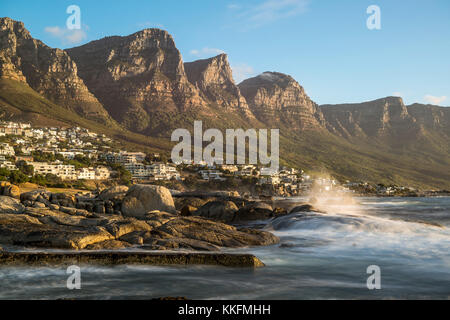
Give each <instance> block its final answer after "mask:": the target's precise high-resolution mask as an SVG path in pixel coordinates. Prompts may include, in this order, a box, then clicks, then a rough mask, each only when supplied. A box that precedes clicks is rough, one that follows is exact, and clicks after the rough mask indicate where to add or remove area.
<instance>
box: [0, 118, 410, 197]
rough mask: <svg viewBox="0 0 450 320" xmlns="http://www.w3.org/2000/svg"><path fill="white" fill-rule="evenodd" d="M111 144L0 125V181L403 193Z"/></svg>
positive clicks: (60, 131) (77, 134) (77, 133)
mask: <svg viewBox="0 0 450 320" xmlns="http://www.w3.org/2000/svg"><path fill="white" fill-rule="evenodd" d="M117 148H118V147H117V145H116V144H115V143H114V141H113V140H112V139H111V138H109V137H107V136H105V135H101V134H97V133H94V132H91V131H89V130H88V129H85V128H80V127H73V128H57V127H54V128H38V127H32V126H31V125H30V124H27V123H17V122H0V180H10V182H13V183H22V182H28V181H31V182H35V183H38V184H41V185H44V186H45V185H48V183H49V181H51V182H53V184H54V185H55V182H56V185H58V182H60V183H63V182H67V181H72V182H74V181H105V180H110V179H118V180H120V181H121V183H124V184H131V183H133V182H139V183H152V182H156V181H160V182H169V181H180V182H183V181H192V180H195V181H196V182H200V183H201V182H204V183H218V184H219V185H220V186H226V185H227V182H230V181H235V182H236V181H237V182H238V184H242V183H247V184H252V185H254V186H258V187H259V190H265V191H266V193H269V194H270V195H281V196H295V195H301V194H304V193H306V192H308V191H309V190H310V189H311V188H312V187H313V186H314V187H315V188H316V190H318V191H332V190H333V191H336V190H337V191H340V192H349V191H350V189H352V190H357V191H362V192H364V193H368V192H369V191H370V192H372V193H376V194H378V195H394V194H396V193H398V192H404V191H405V190H406V191H409V189H408V188H405V187H396V186H381V185H378V186H372V185H370V184H368V183H363V182H358V183H356V182H349V181H347V183H346V184H345V185H344V186H341V185H340V184H339V183H338V182H337V181H336V180H333V179H330V178H325V179H324V178H312V177H311V176H310V175H308V174H306V173H305V172H304V171H303V170H299V169H295V168H286V167H282V168H281V169H280V170H279V172H276V173H273V172H272V171H271V170H270V169H269V168H264V167H259V166H256V165H228V164H223V165H208V164H207V163H205V162H203V163H197V164H192V163H191V164H186V163H184V164H178V165H176V164H173V163H170V162H169V161H164V158H163V157H161V155H160V154H157V153H155V154H145V153H142V152H130V151H123V150H118V149H117Z"/></svg>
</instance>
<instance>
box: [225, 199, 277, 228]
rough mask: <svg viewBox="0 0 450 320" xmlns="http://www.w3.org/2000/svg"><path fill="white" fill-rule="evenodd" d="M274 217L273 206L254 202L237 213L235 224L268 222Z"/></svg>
mask: <svg viewBox="0 0 450 320" xmlns="http://www.w3.org/2000/svg"><path fill="white" fill-rule="evenodd" d="M273 216H274V214H273V209H272V206H270V205H269V204H267V203H264V202H253V203H249V204H247V205H246V206H245V207H243V208H241V209H239V211H238V212H236V215H235V218H234V220H233V222H235V223H241V222H247V221H255V220H267V219H270V218H272V217H273Z"/></svg>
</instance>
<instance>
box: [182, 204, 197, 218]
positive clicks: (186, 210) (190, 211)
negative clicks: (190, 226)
mask: <svg viewBox="0 0 450 320" xmlns="http://www.w3.org/2000/svg"><path fill="white" fill-rule="evenodd" d="M196 211H197V208H195V207H192V206H189V205H188V206H184V207H183V208H182V209H181V212H180V215H181V216H182V217H190V216H192V215H194V213H195V212H196Z"/></svg>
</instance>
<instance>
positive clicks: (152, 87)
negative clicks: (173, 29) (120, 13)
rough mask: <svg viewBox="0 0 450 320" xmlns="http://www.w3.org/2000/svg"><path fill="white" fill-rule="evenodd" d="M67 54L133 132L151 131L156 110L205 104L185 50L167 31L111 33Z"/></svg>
mask: <svg viewBox="0 0 450 320" xmlns="http://www.w3.org/2000/svg"><path fill="white" fill-rule="evenodd" d="M67 52H68V53H69V55H70V56H71V57H72V58H73V59H74V60H75V61H76V63H77V65H78V72H79V75H80V77H81V78H83V80H84V81H85V82H86V83H87V85H88V87H89V88H90V89H91V90H92V92H93V93H94V94H95V96H96V97H97V98H98V99H99V100H100V101H101V102H102V104H103V105H104V106H105V108H106V109H107V110H108V112H109V113H110V114H111V115H112V117H113V118H115V119H116V120H117V121H119V122H120V123H122V124H123V125H125V126H126V127H127V128H129V129H132V130H134V131H140V132H145V131H146V130H148V128H149V126H150V124H151V121H152V115H153V114H154V113H155V112H163V113H166V112H183V111H186V110H189V109H193V108H199V107H202V106H205V105H206V103H205V101H204V100H203V99H202V98H201V97H200V95H199V93H198V91H197V90H196V88H195V87H194V86H193V85H192V84H191V83H190V82H189V81H188V79H187V76H186V74H185V71H184V65H183V60H182V58H181V54H180V52H179V51H178V49H177V48H176V46H175V43H174V41H173V39H172V37H171V36H170V35H169V33H167V32H166V31H163V30H159V29H146V30H143V31H140V32H137V33H135V34H132V35H130V36H127V37H108V38H104V39H101V40H98V41H93V42H90V43H88V44H86V45H84V46H81V47H77V48H73V49H69V50H67Z"/></svg>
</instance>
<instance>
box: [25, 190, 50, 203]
mask: <svg viewBox="0 0 450 320" xmlns="http://www.w3.org/2000/svg"><path fill="white" fill-rule="evenodd" d="M39 196H41V197H42V198H44V199H47V200H50V197H51V193H50V192H48V191H45V190H41V189H38V190H33V191H30V192H24V193H22V194H21V195H20V201H22V202H25V201H31V202H34V201H36V200H37V199H38V198H39Z"/></svg>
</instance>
